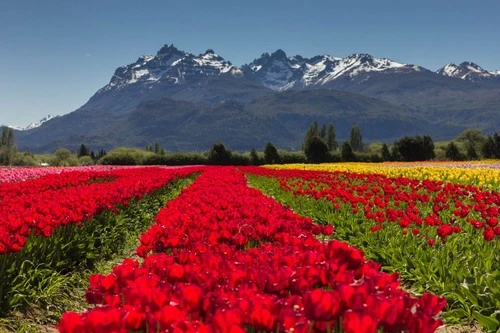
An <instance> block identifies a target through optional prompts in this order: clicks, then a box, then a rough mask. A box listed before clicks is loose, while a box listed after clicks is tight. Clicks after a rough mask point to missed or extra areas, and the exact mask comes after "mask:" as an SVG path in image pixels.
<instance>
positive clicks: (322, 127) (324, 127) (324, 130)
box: [319, 124, 326, 140]
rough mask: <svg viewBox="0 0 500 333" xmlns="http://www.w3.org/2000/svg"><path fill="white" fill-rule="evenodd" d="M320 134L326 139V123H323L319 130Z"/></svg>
mask: <svg viewBox="0 0 500 333" xmlns="http://www.w3.org/2000/svg"><path fill="white" fill-rule="evenodd" d="M319 136H320V137H321V138H322V139H323V140H326V125H325V124H323V126H321V129H320V130H319Z"/></svg>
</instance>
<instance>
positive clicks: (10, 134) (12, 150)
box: [0, 126, 17, 165]
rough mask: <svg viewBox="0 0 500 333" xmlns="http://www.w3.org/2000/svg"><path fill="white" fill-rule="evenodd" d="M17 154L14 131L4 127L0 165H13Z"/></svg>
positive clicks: (0, 143)
mask: <svg viewBox="0 0 500 333" xmlns="http://www.w3.org/2000/svg"><path fill="white" fill-rule="evenodd" d="M16 153H17V148H16V139H15V137H14V130H13V129H12V128H9V127H7V126H4V127H3V129H2V137H1V139H0V164H3V165H9V164H12V161H13V159H14V157H15V155H16Z"/></svg>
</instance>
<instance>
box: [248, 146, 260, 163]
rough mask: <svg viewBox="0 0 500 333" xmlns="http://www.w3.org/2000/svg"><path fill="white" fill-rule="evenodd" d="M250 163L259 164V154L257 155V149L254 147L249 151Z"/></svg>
mask: <svg viewBox="0 0 500 333" xmlns="http://www.w3.org/2000/svg"><path fill="white" fill-rule="evenodd" d="M250 163H252V165H260V158H259V155H257V150H255V148H252V150H251V151H250Z"/></svg>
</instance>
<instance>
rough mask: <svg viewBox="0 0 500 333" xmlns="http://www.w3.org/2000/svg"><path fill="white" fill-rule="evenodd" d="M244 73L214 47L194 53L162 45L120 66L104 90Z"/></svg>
mask: <svg viewBox="0 0 500 333" xmlns="http://www.w3.org/2000/svg"><path fill="white" fill-rule="evenodd" d="M224 74H228V75H233V76H240V75H242V72H241V70H240V69H239V68H238V67H236V66H233V65H232V64H231V63H230V62H229V61H226V60H224V58H222V57H220V56H219V55H217V54H215V53H214V51H213V50H210V49H209V50H207V51H206V52H205V53H203V54H200V55H198V56H195V55H193V54H191V53H188V52H184V51H180V50H178V49H177V48H176V47H175V46H173V45H170V46H169V45H165V46H163V47H162V48H161V49H160V50H159V51H158V53H157V54H156V56H152V55H143V56H141V57H139V59H137V61H136V62H135V63H133V64H130V65H127V66H123V67H119V68H117V69H116V71H115V74H114V75H113V77H112V78H111V81H110V82H109V84H108V85H106V86H105V87H103V88H102V89H101V90H99V92H98V93H102V92H105V91H109V90H117V89H121V88H123V87H126V86H131V85H134V84H142V85H146V86H149V87H151V86H153V85H155V84H158V83H171V84H180V83H185V82H186V81H188V82H189V81H193V80H197V79H200V78H203V77H206V76H219V75H224Z"/></svg>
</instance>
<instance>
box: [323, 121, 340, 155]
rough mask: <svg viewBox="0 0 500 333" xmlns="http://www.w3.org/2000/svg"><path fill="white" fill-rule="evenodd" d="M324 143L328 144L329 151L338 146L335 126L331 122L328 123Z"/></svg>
mask: <svg viewBox="0 0 500 333" xmlns="http://www.w3.org/2000/svg"><path fill="white" fill-rule="evenodd" d="M326 144H327V145H328V150H329V151H334V150H337V148H338V143H337V141H336V133H335V127H334V126H333V123H330V124H328V133H327V137H326Z"/></svg>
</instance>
